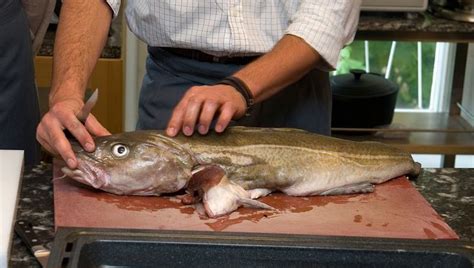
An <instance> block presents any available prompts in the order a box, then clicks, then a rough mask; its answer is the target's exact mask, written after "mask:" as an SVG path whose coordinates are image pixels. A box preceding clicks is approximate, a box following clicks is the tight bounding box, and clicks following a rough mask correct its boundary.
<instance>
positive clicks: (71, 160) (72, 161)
mask: <svg viewBox="0 0 474 268" xmlns="http://www.w3.org/2000/svg"><path fill="white" fill-rule="evenodd" d="M75 164H76V162H75V161H74V160H73V159H72V158H68V160H67V165H68V166H69V167H70V168H72V167H74V165H75Z"/></svg>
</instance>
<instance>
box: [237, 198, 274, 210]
mask: <svg viewBox="0 0 474 268" xmlns="http://www.w3.org/2000/svg"><path fill="white" fill-rule="evenodd" d="M238 202H239V204H241V205H243V206H246V207H251V208H261V209H270V210H273V209H275V208H274V207H272V206H269V205H267V204H265V203H263V202H260V201H257V200H253V199H250V198H240V199H239V200H238Z"/></svg>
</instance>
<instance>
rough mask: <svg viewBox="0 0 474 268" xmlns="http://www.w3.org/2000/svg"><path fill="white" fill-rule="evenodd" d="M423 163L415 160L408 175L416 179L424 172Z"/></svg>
mask: <svg viewBox="0 0 474 268" xmlns="http://www.w3.org/2000/svg"><path fill="white" fill-rule="evenodd" d="M422 170H423V169H422V168H421V164H420V163H418V162H413V169H412V171H411V172H410V173H408V177H409V178H411V179H416V178H418V176H420V174H421V172H422Z"/></svg>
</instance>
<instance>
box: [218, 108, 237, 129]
mask: <svg viewBox="0 0 474 268" xmlns="http://www.w3.org/2000/svg"><path fill="white" fill-rule="evenodd" d="M235 112H236V109H235V107H234V106H233V105H232V104H230V103H226V104H224V105H223V106H222V110H221V113H220V115H219V119H218V120H217V123H216V132H219V133H221V132H223V131H224V130H225V129H226V127H227V126H228V125H229V122H230V120H231V119H232V117H233V116H234V114H235Z"/></svg>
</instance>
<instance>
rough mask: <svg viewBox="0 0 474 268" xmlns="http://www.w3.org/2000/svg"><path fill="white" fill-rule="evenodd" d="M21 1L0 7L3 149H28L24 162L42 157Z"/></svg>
mask: <svg viewBox="0 0 474 268" xmlns="http://www.w3.org/2000/svg"><path fill="white" fill-rule="evenodd" d="M29 31H30V30H29V27H28V22H27V19H26V16H25V14H24V12H23V10H22V8H21V5H20V1H19V0H17V1H11V3H10V4H9V5H7V6H5V7H4V8H2V10H0V149H15V150H24V151H25V164H26V165H31V164H35V163H37V162H38V161H39V155H40V147H39V145H38V143H37V142H36V127H37V125H38V122H39V117H40V116H39V106H38V96H37V92H36V86H35V80H34V68H33V55H32V51H31V38H30V32H29Z"/></svg>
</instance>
